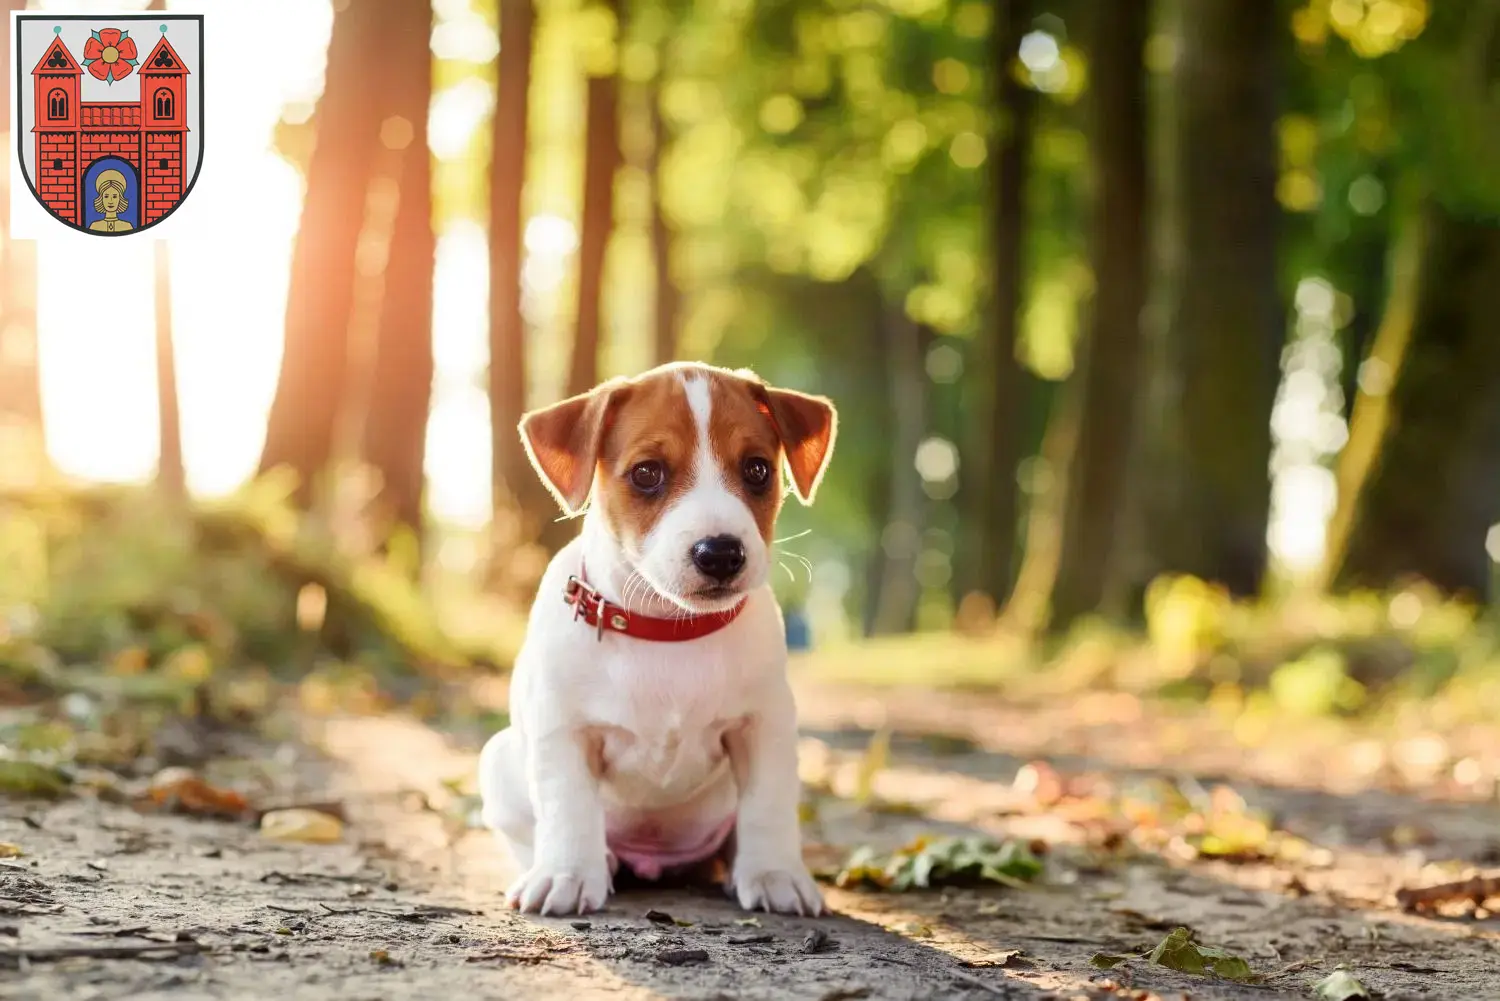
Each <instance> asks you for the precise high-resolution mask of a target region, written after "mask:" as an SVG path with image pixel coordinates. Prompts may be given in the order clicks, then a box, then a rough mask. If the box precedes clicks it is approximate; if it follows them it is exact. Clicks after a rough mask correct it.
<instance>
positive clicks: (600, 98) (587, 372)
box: [567, 0, 620, 396]
mask: <svg viewBox="0 0 1500 1001" xmlns="http://www.w3.org/2000/svg"><path fill="white" fill-rule="evenodd" d="M604 6H605V8H606V9H607V10H609V12H610V13H611V15H612V16H613V18H614V24H615V27H616V28H618V26H619V20H620V5H619V0H605V2H604ZM617 40H618V33H617ZM584 128H585V131H584V156H583V213H582V218H581V219H580V222H579V227H578V229H579V234H578V308H577V312H576V314H575V315H576V322H575V325H574V328H573V355H572V360H571V362H570V364H569V366H568V385H567V395H569V396H577V395H578V394H580V393H586V392H588V391H589V390H590V389H593V388H594V386H595V385H596V384H597V383H598V382H599V344H600V326H601V314H602V307H603V292H604V254H605V251H606V250H607V249H608V247H609V236H610V233H611V231H613V229H614V214H615V208H614V202H615V170H616V168H617V167H618V166H619V163H620V120H619V77H618V74H617V73H613V72H612V73H606V74H604V75H602V76H591V77H589V82H588V112H587V122H586V124H585V127H584Z"/></svg>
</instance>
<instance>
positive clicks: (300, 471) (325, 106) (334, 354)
mask: <svg viewBox="0 0 1500 1001" xmlns="http://www.w3.org/2000/svg"><path fill="white" fill-rule="evenodd" d="M385 16H386V15H385V12H384V10H383V7H382V5H381V4H380V3H378V2H376V0H349V2H348V3H346V4H345V5H343V6H342V7H339V8H337V10H336V13H335V14H334V18H333V32H332V35H331V36H330V38H329V43H328V70H327V73H326V75H325V79H326V84H325V86H324V89H323V96H322V97H321V98H319V100H318V109H317V119H316V123H315V127H316V129H317V140H316V145H315V146H314V148H313V153H312V158H311V161H310V162H309V164H308V170H307V189H306V192H307V193H306V198H305V200H304V202H303V205H302V219H301V223H300V225H299V227H298V230H297V241H296V247H295V249H294V251H293V253H292V276H291V282H290V285H289V287H288V290H287V309H286V331H285V349H284V351H283V354H282V359H281V374H280V377H279V380H278V382H277V385H276V396H275V399H274V400H273V401H272V404H271V415H270V419H269V420H268V421H267V426H266V443H265V448H264V450H263V451H262V452H261V458H260V473H261V474H265V473H268V472H270V471H271V470H273V469H276V468H278V467H285V468H288V469H290V470H292V471H293V472H295V473H296V474H297V477H298V480H297V491H296V498H297V501H298V502H299V503H300V504H302V505H303V506H308V505H310V504H311V503H312V499H313V491H314V487H315V480H316V479H317V477H318V476H319V475H320V474H322V472H323V471H324V470H325V469H327V468H328V466H329V464H330V463H331V462H332V459H333V454H334V439H335V429H336V427H337V424H338V419H339V415H340V411H341V409H342V404H343V401H344V398H345V394H346V392H347V387H348V378H347V374H348V373H347V369H348V365H349V320H350V314H351V312H352V310H353V305H354V292H355V281H356V272H355V250H356V248H357V246H358V244H359V234H360V230H361V229H362V228H363V225H364V218H365V198H366V193H367V189H368V187H369V183H370V174H371V169H372V164H373V162H374V158H375V155H376V151H377V149H378V147H379V139H378V137H379V132H380V121H381V114H380V110H379V108H378V107H377V105H376V102H374V101H372V100H371V99H370V94H369V87H370V79H371V78H370V76H369V70H370V65H371V62H370V60H371V58H372V56H371V53H376V52H382V51H383V44H384V33H383V31H382V30H381V29H382V25H381V21H382V19H383V18H384V17H385ZM381 58H383V56H382V57H381Z"/></svg>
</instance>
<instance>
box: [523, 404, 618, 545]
mask: <svg viewBox="0 0 1500 1001" xmlns="http://www.w3.org/2000/svg"><path fill="white" fill-rule="evenodd" d="M614 390H615V387H614V385H613V384H610V383H606V384H605V385H602V386H599V387H598V388H596V389H594V390H593V391H591V392H588V393H584V394H583V395H582V396H573V397H569V398H568V399H566V400H563V401H562V402H561V403H554V404H553V405H552V406H550V407H543V408H541V409H540V410H533V411H531V412H530V413H528V414H526V416H524V417H522V418H521V424H520V428H519V430H520V432H521V441H522V443H523V444H525V446H526V455H527V457H528V458H530V459H531V464H532V466H533V467H535V469H536V471H537V475H538V476H540V477H541V478H542V482H543V483H545V484H546V485H547V489H548V490H549V491H551V493H552V496H553V497H555V498H556V499H557V503H558V504H559V505H560V506H561V507H562V509H563V513H565V514H567V515H569V516H570V517H571V516H573V515H576V514H578V512H580V511H582V510H583V505H584V503H585V502H587V501H588V499H589V491H590V490H591V489H592V488H593V485H594V469H595V467H596V466H597V465H598V464H599V449H600V446H601V443H602V442H603V439H604V429H605V424H606V421H607V419H608V416H609V412H610V409H611V406H612V404H613V401H614Z"/></svg>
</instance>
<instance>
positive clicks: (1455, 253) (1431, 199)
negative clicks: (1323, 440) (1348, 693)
mask: <svg viewBox="0 0 1500 1001" xmlns="http://www.w3.org/2000/svg"><path fill="white" fill-rule="evenodd" d="M1354 27H1355V29H1358V28H1359V27H1360V26H1359V25H1356V26H1354ZM1418 27H1419V28H1420V27H1422V26H1421V25H1419V26H1418ZM1425 27H1426V30H1425V31H1424V32H1422V34H1421V37H1420V38H1418V39H1416V41H1415V42H1414V43H1412V44H1408V45H1405V46H1404V47H1403V48H1402V50H1401V51H1400V52H1397V53H1396V54H1395V55H1393V56H1392V57H1390V58H1389V59H1387V60H1385V61H1384V65H1383V67H1382V69H1383V79H1385V80H1386V81H1388V82H1389V84H1390V88H1391V90H1392V92H1393V97H1392V99H1391V105H1392V106H1393V118H1394V125H1395V126H1396V128H1395V130H1394V131H1395V133H1396V134H1397V135H1398V136H1399V137H1400V144H1399V147H1398V153H1400V154H1401V163H1402V166H1403V168H1404V169H1405V170H1406V171H1408V172H1409V173H1410V174H1411V175H1412V176H1413V177H1414V178H1415V180H1414V181H1413V182H1412V187H1413V188H1416V189H1418V190H1422V191H1424V192H1425V197H1424V198H1423V199H1422V201H1421V208H1420V209H1419V211H1418V212H1417V213H1416V217H1415V219H1414V220H1412V221H1411V222H1409V223H1408V224H1407V225H1406V226H1405V227H1403V228H1402V229H1401V230H1400V232H1399V240H1398V242H1397V253H1396V254H1394V255H1393V256H1392V267H1391V272H1390V276H1389V285H1390V298H1389V301H1388V303H1387V305H1386V310H1385V314H1384V316H1383V318H1382V321H1381V326H1380V329H1379V331H1378V332H1377V334H1376V336H1375V339H1374V345H1373V347H1372V349H1371V353H1370V360H1369V362H1368V363H1367V365H1368V368H1367V369H1366V374H1365V376H1363V377H1362V378H1361V380H1360V392H1359V395H1358V397H1357V399H1356V400H1355V407H1354V416H1353V418H1352V420H1351V424H1350V434H1349V443H1348V445H1347V446H1346V448H1345V449H1344V452H1343V454H1342V455H1341V456H1340V462H1339V468H1338V483H1339V504H1338V508H1337V510H1336V511H1335V513H1334V517H1333V519H1332V522H1331V524H1330V526H1329V533H1328V535H1329V539H1328V549H1327V559H1326V565H1325V579H1327V580H1328V581H1329V582H1330V583H1331V585H1332V586H1333V587H1335V588H1339V589H1344V588H1350V587H1390V586H1394V585H1396V584H1398V583H1400V582H1402V581H1403V580H1406V579H1408V578H1413V577H1420V578H1423V579H1425V580H1427V581H1429V582H1430V583H1432V584H1434V585H1436V586H1437V587H1439V588H1441V589H1443V590H1444V591H1447V592H1449V593H1455V594H1464V595H1466V596H1469V597H1478V598H1484V597H1487V596H1488V595H1489V594H1490V593H1491V590H1492V585H1493V577H1492V575H1493V563H1492V559H1491V557H1490V555H1489V553H1488V552H1487V551H1486V541H1487V535H1488V532H1489V530H1490V528H1491V526H1492V525H1494V524H1495V523H1496V522H1500V350H1497V342H1496V340H1495V337H1494V326H1495V323H1494V317H1495V315H1496V313H1497V310H1500V180H1497V177H1500V175H1497V174H1496V173H1495V170H1494V164H1495V163H1496V162H1500V161H1497V158H1500V91H1497V90H1496V83H1497V78H1500V72H1497V67H1500V60H1497V59H1496V57H1495V54H1496V52H1497V51H1500V0H1476V2H1474V3H1471V4H1467V5H1443V6H1439V7H1435V8H1434V9H1433V12H1432V20H1431V23H1430V24H1429V25H1426V26H1425ZM1411 34H1412V32H1411V31H1410V30H1408V31H1407V32H1406V37H1409V36H1410V35H1411ZM1383 38H1384V36H1375V41H1376V42H1378V43H1380V45H1381V46H1383V47H1389V46H1390V45H1392V44H1399V43H1400V41H1401V39H1394V40H1392V39H1389V38H1384V40H1383V41H1382V39H1383ZM1349 41H1350V44H1351V47H1352V48H1355V49H1356V51H1359V50H1360V49H1361V47H1363V48H1365V49H1366V50H1367V49H1368V47H1369V46H1370V45H1371V44H1372V42H1371V40H1370V38H1368V37H1366V36H1365V35H1362V34H1359V33H1358V32H1357V30H1356V31H1355V32H1354V33H1352V34H1351V36H1350V38H1349ZM1366 54H1367V53H1366Z"/></svg>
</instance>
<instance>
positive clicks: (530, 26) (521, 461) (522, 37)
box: [489, 0, 556, 584]
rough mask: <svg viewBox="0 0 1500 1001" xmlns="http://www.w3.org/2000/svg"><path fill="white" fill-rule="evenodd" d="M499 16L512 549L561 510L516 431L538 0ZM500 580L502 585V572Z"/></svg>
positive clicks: (499, 383)
mask: <svg viewBox="0 0 1500 1001" xmlns="http://www.w3.org/2000/svg"><path fill="white" fill-rule="evenodd" d="M499 19H500V55H499V67H498V69H499V72H498V74H497V77H496V91H495V111H494V117H493V119H492V121H491V144H490V145H491V153H490V225H489V242H490V337H489V340H490V367H489V400H490V426H491V429H492V432H491V455H492V462H493V465H492V466H491V470H492V472H491V477H492V485H493V491H494V505H495V511H496V536H497V538H496V543H497V546H499V547H501V548H508V547H510V546H512V545H515V544H517V543H519V542H523V541H528V540H530V539H533V538H535V537H536V535H537V533H539V532H540V531H541V530H542V527H543V526H544V525H546V524H547V523H548V522H550V521H551V520H552V519H553V517H554V516H555V514H556V506H555V505H554V504H553V502H552V499H551V498H550V497H548V496H547V494H546V491H545V490H543V489H542V487H541V484H540V483H539V481H538V480H537V477H536V474H535V473H534V472H533V471H532V469H531V463H530V462H529V461H528V460H527V458H526V449H525V447H524V446H523V445H522V444H521V436H520V434H519V432H518V431H517V430H516V429H517V427H518V425H519V424H520V423H521V416H522V415H523V414H524V413H525V412H526V384H527V372H528V359H527V350H526V320H525V317H524V316H523V315H522V312H521V262H522V247H523V240H524V229H525V226H524V220H523V214H522V209H523V205H524V200H523V195H524V192H525V188H526V156H527V137H528V122H529V121H530V117H529V105H530V101H529V95H530V93H531V65H532V56H533V46H534V34H535V31H536V7H535V5H534V4H533V3H532V0H500V13H499ZM498 568H499V564H498V563H497V565H496V567H495V569H496V570H498ZM492 576H496V581H495V583H497V584H498V583H500V580H499V576H498V575H495V574H492ZM518 583H519V582H518Z"/></svg>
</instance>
